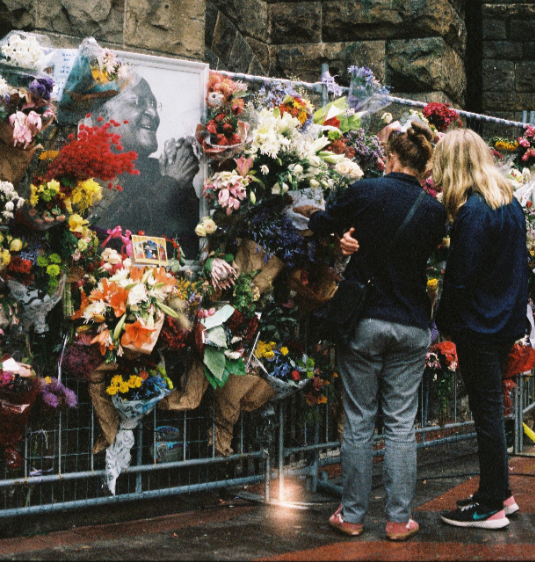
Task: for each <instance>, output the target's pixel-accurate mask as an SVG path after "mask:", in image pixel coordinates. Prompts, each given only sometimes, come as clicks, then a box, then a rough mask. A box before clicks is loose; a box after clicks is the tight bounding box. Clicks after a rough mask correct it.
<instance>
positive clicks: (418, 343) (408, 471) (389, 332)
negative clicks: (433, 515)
mask: <svg viewBox="0 0 535 562" xmlns="http://www.w3.org/2000/svg"><path fill="white" fill-rule="evenodd" d="M429 343H430V331H429V330H427V329H426V330H422V329H420V328H414V327H411V326H403V325H401V324H395V323H392V322H386V321H383V320H375V319H371V318H364V319H363V320H362V321H361V322H360V323H359V325H358V326H357V329H356V332H355V337H354V338H353V340H352V342H351V345H350V346H349V347H346V348H341V349H339V350H338V351H337V361H338V369H339V371H340V376H341V379H342V383H343V389H344V392H343V402H344V411H345V422H344V435H343V439H342V447H341V457H342V476H343V485H344V489H343V494H342V504H343V506H344V507H343V516H344V520H345V521H348V522H351V523H362V522H363V520H364V516H365V515H366V513H367V511H368V503H369V496H370V492H371V484H372V464H373V457H372V451H373V435H374V429H375V420H376V417H377V397H378V395H379V394H380V396H381V407H382V411H383V416H384V425H385V458H384V465H383V483H384V486H385V492H386V518H387V520H388V521H394V522H397V523H405V522H407V521H408V520H409V518H410V515H411V503H412V499H413V497H414V492H415V488H416V438H415V432H414V419H415V417H416V412H417V409H418V387H419V385H420V382H421V380H422V375H423V371H424V364H425V355H426V352H427V348H428V346H429Z"/></svg>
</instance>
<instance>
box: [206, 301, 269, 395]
mask: <svg viewBox="0 0 535 562" xmlns="http://www.w3.org/2000/svg"><path fill="white" fill-rule="evenodd" d="M199 314H200V316H201V319H200V320H199V324H198V326H197V328H196V330H197V332H196V343H197V348H198V350H199V351H200V352H201V354H202V357H203V363H204V374H205V375H206V378H207V379H208V382H209V383H210V384H211V386H212V387H213V388H218V387H223V386H224V385H225V383H226V382H227V380H228V378H229V376H230V375H231V374H232V375H245V374H246V369H245V362H244V356H245V355H246V352H247V349H248V347H249V344H250V343H251V341H252V339H253V337H254V334H255V333H256V330H257V328H258V318H257V317H256V316H255V315H253V316H251V317H250V318H246V317H245V316H244V315H243V314H242V313H241V312H239V311H238V310H237V309H236V308H234V307H233V306H231V305H228V304H225V305H223V306H222V307H221V308H219V309H218V310H216V309H215V308H212V309H208V310H201V311H200V312H199Z"/></svg>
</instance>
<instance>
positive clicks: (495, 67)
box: [481, 59, 515, 92]
mask: <svg viewBox="0 0 535 562" xmlns="http://www.w3.org/2000/svg"><path fill="white" fill-rule="evenodd" d="M481 74H482V78H483V91H487V92H505V91H507V90H511V89H513V88H514V84H515V63H514V62H512V61H505V60H493V59H484V60H483V61H482V72H481Z"/></svg>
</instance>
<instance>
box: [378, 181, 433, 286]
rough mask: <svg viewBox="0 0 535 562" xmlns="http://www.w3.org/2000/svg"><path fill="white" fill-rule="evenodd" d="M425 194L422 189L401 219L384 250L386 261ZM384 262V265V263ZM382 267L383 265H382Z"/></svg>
mask: <svg viewBox="0 0 535 562" xmlns="http://www.w3.org/2000/svg"><path fill="white" fill-rule="evenodd" d="M425 195H426V193H425V191H424V190H423V189H422V191H421V192H420V194H419V195H418V197H417V198H416V201H415V202H414V203H413V204H412V207H411V208H410V209H409V212H408V213H407V214H406V216H405V218H404V219H403V222H402V223H401V224H400V225H399V228H398V229H397V230H396V232H395V233H394V236H392V240H390V244H389V245H388V248H387V250H386V256H387V260H388V258H389V256H390V251H391V250H392V248H393V247H394V243H395V242H396V241H397V240H398V238H399V235H400V234H401V233H402V232H403V230H405V227H406V226H407V225H408V224H409V222H410V221H411V219H412V217H413V216H414V213H415V212H416V209H418V207H419V206H420V203H421V202H422V201H423V200H424V197H425ZM387 260H385V263H386V261H387ZM383 265H384V264H383ZM378 273H379V272H376V273H375V274H374V275H373V276H372V277H371V278H370V279H369V280H368V284H372V283H373V281H374V279H375V278H376V277H377V274H378Z"/></svg>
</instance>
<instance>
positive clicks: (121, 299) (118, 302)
mask: <svg viewBox="0 0 535 562" xmlns="http://www.w3.org/2000/svg"><path fill="white" fill-rule="evenodd" d="M128 292H129V291H127V290H126V289H123V287H121V286H120V285H118V286H117V291H116V292H115V293H113V295H111V298H110V306H111V307H112V308H113V312H114V313H115V317H116V318H120V317H121V316H122V315H123V314H124V313H125V312H126V299H127V298H128Z"/></svg>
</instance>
